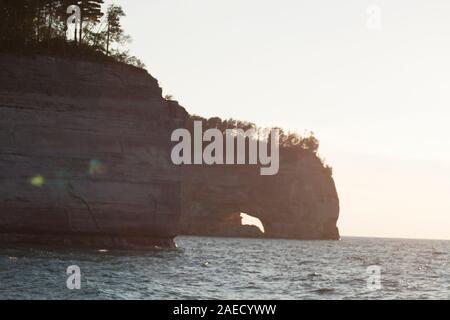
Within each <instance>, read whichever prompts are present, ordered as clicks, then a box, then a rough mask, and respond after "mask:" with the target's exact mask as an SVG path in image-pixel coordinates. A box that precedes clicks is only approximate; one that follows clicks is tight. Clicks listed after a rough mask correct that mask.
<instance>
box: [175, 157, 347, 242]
mask: <svg viewBox="0 0 450 320" xmlns="http://www.w3.org/2000/svg"><path fill="white" fill-rule="evenodd" d="M182 176H183V178H182V185H183V188H182V219H181V222H180V228H181V230H180V232H181V233H183V234H197V235H211V234H214V233H217V234H218V235H221V234H223V233H230V232H229V231H226V229H229V228H230V227H229V226H228V225H227V224H224V223H221V221H224V220H226V217H227V216H229V215H230V214H232V213H234V212H245V213H248V214H250V215H252V216H254V217H256V218H259V219H260V220H261V222H262V224H263V225H264V229H265V234H264V235H262V234H260V233H255V232H254V231H251V232H249V233H246V232H245V231H239V232H237V233H236V235H238V236H264V237H269V238H288V239H330V240H336V239H339V232H338V229H337V227H336V222H337V219H338V216H339V200H338V196H337V192H336V188H335V185H334V181H333V179H332V178H331V177H330V175H329V173H328V172H327V170H325V169H324V168H323V166H322V164H321V162H320V160H319V159H318V158H317V157H316V156H314V155H313V154H307V153H305V154H304V155H300V156H299V157H298V158H297V159H286V158H284V157H281V159H280V172H279V173H278V175H275V176H260V175H259V167H254V166H218V167H216V166H214V167H207V166H198V167H197V166H185V167H183V170H182ZM234 228H236V227H234ZM244 228H247V227H244ZM223 229H225V230H223Z"/></svg>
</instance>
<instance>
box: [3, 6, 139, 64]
mask: <svg viewBox="0 0 450 320" xmlns="http://www.w3.org/2000/svg"><path fill="white" fill-rule="evenodd" d="M103 2H104V0H0V50H2V51H15V52H17V51H18V52H23V53H26V52H29V51H33V50H38V51H39V52H48V53H57V54H63V55H66V54H71V55H80V56H92V57H94V56H95V57H97V58H101V57H102V55H104V57H105V59H106V58H107V57H108V56H110V57H111V58H108V59H113V60H116V61H119V62H125V63H128V64H132V65H135V66H137V67H140V68H142V67H144V65H143V63H142V62H141V61H140V60H139V59H137V58H136V57H132V56H130V55H129V53H128V51H126V50H122V51H121V50H120V49H119V48H118V47H119V46H117V47H116V48H114V52H111V51H112V50H111V46H112V44H114V43H115V44H119V45H122V44H124V43H126V42H127V41H129V40H130V37H128V36H126V35H125V33H124V31H123V28H122V26H121V23H120V19H121V18H122V17H123V16H125V13H124V12H123V10H122V8H121V7H119V6H114V5H112V6H110V7H109V8H108V12H107V17H105V15H104V13H102V11H101V7H102V4H103ZM71 5H77V6H79V7H80V21H79V25H77V26H76V27H75V32H74V35H73V37H74V39H73V40H74V41H73V42H72V41H71V40H69V38H70V37H71V35H68V34H67V30H68V26H67V25H66V22H67V19H68V18H69V14H67V8H68V7H69V6H71ZM102 17H103V19H102ZM71 43H72V44H76V46H73V45H71Z"/></svg>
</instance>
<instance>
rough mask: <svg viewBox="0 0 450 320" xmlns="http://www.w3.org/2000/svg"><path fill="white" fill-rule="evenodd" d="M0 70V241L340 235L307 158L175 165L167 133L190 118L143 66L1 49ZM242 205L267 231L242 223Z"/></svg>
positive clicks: (136, 242) (328, 182) (323, 177)
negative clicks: (263, 167)
mask: <svg viewBox="0 0 450 320" xmlns="http://www.w3.org/2000/svg"><path fill="white" fill-rule="evenodd" d="M0 70H1V72H0V181H1V183H0V243H4V242H32V243H41V242H42V243H48V242H55V243H61V242H63V243H68V244H86V245H98V246H104V247H107V246H111V247H118V246H119V247H120V246H124V247H130V246H153V245H158V246H172V245H173V242H172V238H173V237H174V236H176V235H177V234H190V235H212V236H216V235H217V236H252V237H258V236H264V237H276V238H292V239H338V238H339V233H338V230H337V228H336V221H337V219H338V215H339V201H338V196H337V192H336V188H335V185H334V181H333V179H332V177H331V176H330V174H329V172H328V171H327V170H326V169H325V168H324V167H323V165H322V163H321V162H320V160H319V159H318V158H317V156H315V155H314V154H311V153H307V152H305V153H301V154H298V155H296V156H295V157H292V156H287V155H283V154H282V157H281V159H280V172H279V174H278V175H276V176H261V175H260V174H259V173H260V172H259V167H256V166H211V167H209V166H183V167H176V166H174V165H172V163H171V159H170V148H171V144H170V134H171V131H172V129H174V128H179V127H184V126H186V121H187V119H188V117H189V115H188V114H187V112H186V111H185V110H184V108H182V107H180V106H179V105H178V103H176V102H170V101H169V102H168V101H166V100H164V99H163V98H162V96H161V88H160V87H159V86H158V83H157V81H156V80H155V79H154V78H153V77H151V76H150V75H149V74H148V73H147V72H145V71H143V70H139V69H136V68H133V67H130V66H127V65H123V64H114V63H113V64H111V63H105V64H103V63H99V62H95V63H94V62H87V61H78V60H74V59H70V60H69V59H62V58H55V57H46V56H36V57H18V56H12V55H7V54H0ZM240 212H245V213H248V214H250V215H253V216H255V217H257V218H259V219H260V220H261V221H262V223H263V225H264V227H265V231H266V233H265V234H264V235H262V234H261V233H260V232H259V231H258V230H257V228H255V227H249V226H241V224H240V219H239V217H238V215H239V213H240ZM180 216H181V218H180ZM177 222H178V223H177Z"/></svg>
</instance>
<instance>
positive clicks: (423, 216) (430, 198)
mask: <svg viewBox="0 0 450 320" xmlns="http://www.w3.org/2000/svg"><path fill="white" fill-rule="evenodd" d="M110 2H114V3H116V4H119V5H122V6H123V8H124V10H125V12H126V13H127V17H126V18H125V19H124V21H123V23H124V27H125V29H126V31H127V32H128V33H129V34H130V35H131V36H132V37H133V39H134V41H133V43H132V44H131V45H130V48H131V52H132V53H133V54H135V55H137V56H138V57H140V58H141V59H142V60H143V61H144V62H145V63H146V65H147V67H148V70H149V72H150V73H151V74H152V75H153V76H155V77H156V78H157V79H158V80H159V82H160V85H161V86H162V87H163V89H164V93H165V94H172V95H174V97H175V98H176V99H177V100H179V101H180V103H181V104H182V105H183V106H184V107H186V108H187V109H188V111H189V112H191V113H196V114H200V115H203V116H216V115H217V116H220V117H233V118H238V119H242V120H250V121H252V122H256V123H257V124H259V125H263V126H266V125H267V126H270V125H278V126H283V127H286V128H288V129H293V130H296V131H299V132H303V131H304V130H311V131H314V132H315V134H316V136H317V137H318V138H319V139H320V141H321V147H320V154H321V156H322V157H324V158H325V159H326V161H327V162H328V163H329V164H331V165H332V166H333V168H334V177H335V180H336V184H337V189H338V193H339V196H340V199H341V215H340V219H339V228H340V230H341V233H342V235H360V236H383V237H413V238H446V239H450V148H449V145H450V142H449V141H450V128H449V124H448V122H449V120H450V111H449V108H450V1H448V0H431V1H426V0H420V1H418V0H388V1H380V0H373V1H367V0H341V1H338V0H309V1H301V0H277V1H275V0H221V1H219V0H116V1H108V3H110ZM377 12H379V13H380V15H379V16H377ZM378 18H379V19H378ZM377 21H379V22H380V25H379V26H381V28H377V27H378V25H377Z"/></svg>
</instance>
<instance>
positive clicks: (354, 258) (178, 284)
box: [0, 237, 450, 299]
mask: <svg viewBox="0 0 450 320" xmlns="http://www.w3.org/2000/svg"><path fill="white" fill-rule="evenodd" d="M177 244H178V247H179V249H178V250H172V251H157V252H156V251H155V252H142V251H140V252H133V251H109V252H98V251H95V250H92V251H74V250H62V249H42V248H41V249H25V248H8V249H5V248H3V249H0V298H3V299H21V298H25V299H66V298H69V299H373V298H375V299H407V298H410V299H433V298H435V299H450V265H449V259H450V241H431V240H430V241H428V240H393V239H370V238H345V239H344V240H342V241H288V240H261V239H237V238H228V239H226V238H202V237H179V238H177ZM70 265H78V266H79V267H80V268H81V276H82V278H81V289H80V290H69V289H67V286H66V280H67V277H68V275H67V274H66V269H67V267H68V266H70ZM371 265H378V266H380V267H381V285H382V288H381V290H376V291H371V290H370V289H369V288H368V287H367V282H368V281H367V280H368V277H369V274H368V273H367V267H369V266H371Z"/></svg>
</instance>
